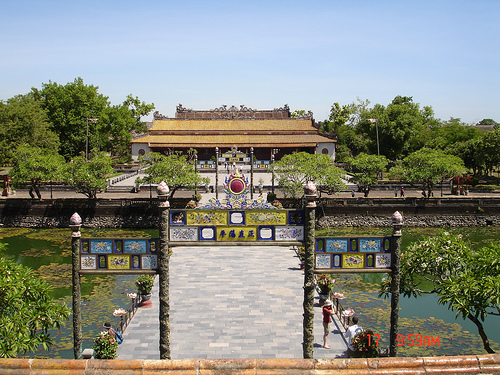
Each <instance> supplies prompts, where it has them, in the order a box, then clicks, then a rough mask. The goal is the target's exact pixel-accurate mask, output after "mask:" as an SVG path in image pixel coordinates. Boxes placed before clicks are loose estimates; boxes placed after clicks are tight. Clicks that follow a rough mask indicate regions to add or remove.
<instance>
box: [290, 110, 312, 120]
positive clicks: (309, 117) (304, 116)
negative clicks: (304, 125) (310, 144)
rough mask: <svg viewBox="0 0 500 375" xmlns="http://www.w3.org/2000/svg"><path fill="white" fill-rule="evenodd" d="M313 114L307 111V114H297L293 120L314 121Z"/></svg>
mask: <svg viewBox="0 0 500 375" xmlns="http://www.w3.org/2000/svg"><path fill="white" fill-rule="evenodd" d="M313 116H314V115H313V113H312V111H307V113H304V114H296V115H294V116H293V118H297V119H299V120H312V119H313Z"/></svg>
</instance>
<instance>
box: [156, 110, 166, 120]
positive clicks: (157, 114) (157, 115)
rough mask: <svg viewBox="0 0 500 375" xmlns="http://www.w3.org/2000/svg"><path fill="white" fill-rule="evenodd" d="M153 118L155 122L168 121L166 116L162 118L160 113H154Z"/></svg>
mask: <svg viewBox="0 0 500 375" xmlns="http://www.w3.org/2000/svg"><path fill="white" fill-rule="evenodd" d="M153 118H154V119H155V120H168V118H169V117H168V116H164V115H162V114H161V113H160V111H154V113H153Z"/></svg>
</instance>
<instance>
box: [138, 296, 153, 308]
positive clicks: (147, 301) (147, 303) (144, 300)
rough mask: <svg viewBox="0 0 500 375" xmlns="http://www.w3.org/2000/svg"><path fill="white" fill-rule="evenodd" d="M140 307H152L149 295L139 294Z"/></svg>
mask: <svg viewBox="0 0 500 375" xmlns="http://www.w3.org/2000/svg"><path fill="white" fill-rule="evenodd" d="M139 306H140V307H152V306H153V302H152V301H151V294H141V303H140V304H139Z"/></svg>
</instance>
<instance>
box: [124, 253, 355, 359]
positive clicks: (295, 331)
mask: <svg viewBox="0 0 500 375" xmlns="http://www.w3.org/2000/svg"><path fill="white" fill-rule="evenodd" d="M294 255H295V253H294V252H293V250H291V249H290V248H288V247H276V246H275V247H272V246H258V247H257V246H253V247H241V246H234V247H192V248H186V247H177V248H174V249H173V255H172V257H171V260H170V305H171V306H170V327H171V345H170V348H171V357H172V359H190V358H191V359H193V358H302V314H303V310H302V301H303V289H302V286H303V271H301V270H299V269H298V259H297V258H296V257H294ZM158 306H159V302H158V281H157V280H156V283H155V287H154V288H153V307H152V308H149V309H139V311H138V312H137V313H136V315H135V317H134V318H133V320H132V322H131V323H130V325H129V326H128V328H127V330H126V332H125V334H124V337H125V340H124V343H123V344H122V345H120V347H119V349H118V355H119V359H159V358H160V352H159V348H158V346H159V323H158ZM314 309H315V344H314V358H335V357H339V356H344V353H345V350H346V345H345V341H344V339H343V336H342V335H341V334H340V331H339V328H338V327H339V325H337V326H335V324H334V326H333V327H334V332H333V333H332V334H330V336H329V337H330V339H329V344H330V346H331V347H332V349H330V350H327V349H324V348H322V347H321V343H322V335H323V327H322V323H321V309H320V307H317V306H316V307H315V308H314Z"/></svg>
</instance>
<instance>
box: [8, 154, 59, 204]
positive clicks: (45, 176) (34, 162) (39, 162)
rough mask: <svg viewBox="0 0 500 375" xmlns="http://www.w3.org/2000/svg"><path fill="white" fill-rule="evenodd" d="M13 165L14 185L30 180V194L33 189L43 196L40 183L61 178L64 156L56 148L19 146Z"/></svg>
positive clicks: (39, 196) (39, 195) (11, 174)
mask: <svg viewBox="0 0 500 375" xmlns="http://www.w3.org/2000/svg"><path fill="white" fill-rule="evenodd" d="M12 162H13V167H12V169H11V171H10V172H9V176H10V177H11V178H12V181H13V185H14V186H20V185H21V184H23V183H25V182H28V183H29V184H30V186H31V187H30V195H31V197H32V198H34V195H33V191H34V192H35V193H36V195H37V196H38V198H41V197H42V196H41V193H40V184H41V183H42V182H44V181H55V180H60V179H61V171H62V169H63V166H64V158H63V157H62V156H61V155H59V154H58V153H57V151H56V150H50V149H46V148H39V147H30V146H25V145H23V146H19V147H18V148H17V149H16V152H15V154H14V156H13V160H12Z"/></svg>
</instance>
